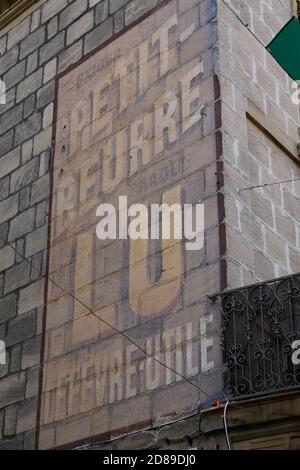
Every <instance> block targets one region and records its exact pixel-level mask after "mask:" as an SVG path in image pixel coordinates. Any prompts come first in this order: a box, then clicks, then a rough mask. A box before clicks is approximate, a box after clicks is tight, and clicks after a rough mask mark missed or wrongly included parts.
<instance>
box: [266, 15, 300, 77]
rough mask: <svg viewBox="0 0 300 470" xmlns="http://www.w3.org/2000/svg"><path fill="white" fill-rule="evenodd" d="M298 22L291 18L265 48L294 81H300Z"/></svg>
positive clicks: (299, 29) (299, 33) (299, 25)
mask: <svg viewBox="0 0 300 470" xmlns="http://www.w3.org/2000/svg"><path fill="white" fill-rule="evenodd" d="M299 46H300V21H299V20H298V19H297V18H295V17H294V18H292V19H291V20H290V21H289V22H288V23H287V24H286V25H285V26H284V27H283V29H282V30H281V31H280V32H279V33H278V34H277V36H276V37H275V38H274V39H273V41H272V42H270V44H269V45H268V46H267V50H268V51H269V52H270V53H271V54H272V56H273V57H274V59H275V60H277V62H278V63H279V64H280V65H281V67H282V68H283V69H284V70H285V71H286V72H287V73H288V74H289V75H290V76H291V77H292V78H293V79H294V80H300V47H299Z"/></svg>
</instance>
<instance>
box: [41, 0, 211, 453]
mask: <svg viewBox="0 0 300 470" xmlns="http://www.w3.org/2000/svg"><path fill="white" fill-rule="evenodd" d="M180 3H181V2H179V4H180ZM201 8H203V2H198V1H197V0H193V1H192V2H190V6H189V8H185V9H182V8H181V7H180V6H178V2H176V1H173V2H170V3H168V4H167V5H166V6H164V7H162V8H160V9H159V10H157V11H155V12H154V13H153V14H152V15H150V16H148V17H147V18H146V19H144V20H143V21H142V22H140V23H139V24H137V25H135V26H133V27H132V28H131V29H129V30H127V31H126V32H125V33H124V34H123V35H122V36H120V37H118V38H117V39H116V40H114V41H113V42H111V43H110V44H108V45H106V46H105V47H104V48H102V49H101V50H100V51H97V52H95V54H94V55H92V56H91V57H89V58H88V59H87V60H85V61H84V62H83V63H81V64H79V65H78V66H77V67H76V68H73V69H72V70H71V71H69V72H67V73H66V74H65V75H64V76H63V77H61V78H60V79H59V83H58V93H57V116H56V119H57V120H56V135H55V155H54V170H53V171H54V174H53V194H52V197H53V203H52V214H51V241H50V244H51V245H50V265H49V277H51V278H52V279H53V280H55V283H56V284H57V285H58V286H60V287H56V286H55V285H53V283H51V282H48V299H47V317H46V332H45V333H46V334H45V337H46V340H45V353H44V366H43V367H44V373H43V385H42V413H41V421H40V426H41V432H40V440H41V439H42V436H43V427H44V426H46V425H47V428H46V429H48V428H49V426H51V425H58V424H59V423H61V422H64V420H70V419H72V418H73V417H75V418H76V417H77V418H78V419H81V418H80V417H82V416H86V414H87V413H89V412H91V410H95V409H99V408H100V409H102V408H107V409H108V408H109V406H110V405H112V404H114V403H116V402H120V401H123V400H129V399H131V400H132V399H133V398H134V397H141V396H146V395H147V394H150V393H153V391H154V390H157V389H160V388H163V387H166V386H168V385H169V386H171V385H173V384H176V383H178V382H181V381H182V375H185V376H188V377H197V376H199V375H200V374H201V373H205V372H207V371H209V370H211V369H213V368H214V366H215V364H214V354H213V339H212V335H211V334H210V330H211V329H212V328H211V324H212V316H211V315H206V313H205V312H206V310H205V306H203V298H201V295H198V296H197V295H196V294H195V289H197V287H196V286H197V283H199V292H200V290H201V292H203V291H205V286H204V285H203V284H205V283H206V282H207V283H210V285H209V288H210V289H217V285H216V287H214V283H215V282H217V281H215V279H216V277H217V274H216V273H217V269H215V271H214V264H213V262H211V263H210V258H211V259H213V258H214V257H215V258H216V257H217V255H216V253H215V254H214V255H213V254H212V252H213V250H214V246H217V245H218V241H217V228H218V227H217V226H218V220H217V210H218V209H217V199H216V197H215V194H214V191H215V185H214V182H215V176H214V175H215V166H214V165H215V136H214V127H215V118H214V100H215V97H214V77H213V70H212V69H213V66H212V49H211V44H210V41H211V37H212V35H211V25H210V24H205V21H204V19H203V14H204V13H203V12H202V11H201ZM210 194H211V195H212V197H209V196H210ZM120 196H126V197H127V198H128V201H129V204H135V203H142V204H145V205H150V204H153V203H159V204H160V203H168V204H169V205H172V204H184V203H188V204H192V205H196V204H197V203H199V202H203V203H204V205H205V210H207V213H208V217H207V220H206V222H205V236H206V238H205V247H204V248H203V249H202V250H199V251H198V252H187V251H186V250H185V241H184V240H177V239H175V237H174V236H173V235H172V234H171V236H170V239H168V240H144V239H138V240H129V239H128V240H127V239H126V240H124V239H119V240H99V239H98V238H97V237H96V225H97V217H96V209H97V207H98V206H99V204H104V203H109V204H113V205H114V204H115V206H116V207H117V205H118V200H119V197H120ZM207 266H209V268H206V267H207ZM206 269H209V271H206ZM69 294H71V295H69ZM76 299H80V302H78V301H77V300H76ZM91 310H92V311H93V312H94V314H92V313H91ZM103 320H104V321H103ZM109 325H111V326H112V327H110V326H109ZM118 331H121V332H125V333H126V337H127V338H128V337H130V338H132V339H133V341H134V342H133V343H131V342H130V341H129V340H128V339H127V338H126V337H124V336H122V335H120V333H118ZM137 345H138V346H140V347H141V348H142V349H143V350H144V351H147V354H148V356H145V354H144V353H143V352H142V351H141V350H140V349H139V348H138V346H137ZM155 358H159V360H160V361H161V362H163V363H164V364H166V366H167V367H164V366H162V365H161V364H159V363H158V362H157V361H156V360H155ZM171 369H173V370H174V369H175V370H176V371H178V374H176V373H174V372H172V371H171ZM174 406H175V404H174ZM145 412H146V410H145ZM149 413H150V414H151V413H152V412H149ZM108 414H109V413H108ZM103 423H104V422H103ZM103 423H102V425H101V426H100V425H99V427H97V426H96V427H94V426H92V427H90V425H88V426H87V430H83V428H84V429H85V427H84V426H82V428H81V430H78V435H76V436H75V437H76V439H74V441H75V440H79V439H81V438H85V437H89V435H90V434H93V435H95V434H101V433H102V432H103V433H104V432H109V431H110V427H111V423H110V421H109V420H108V423H106V421H105V423H106V424H105V425H104V424H103ZM79 428H80V426H79ZM68 439H69V438H68V437H67V434H66V435H65V437H64V436H63V433H61V437H60V438H57V442H56V443H57V445H61V444H64V443H66V442H68Z"/></svg>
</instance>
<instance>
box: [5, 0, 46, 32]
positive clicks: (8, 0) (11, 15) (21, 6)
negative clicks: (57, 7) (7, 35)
mask: <svg viewBox="0 0 300 470" xmlns="http://www.w3.org/2000/svg"><path fill="white" fill-rule="evenodd" d="M36 2H37V0H0V29H1V28H4V26H6V25H7V24H8V23H10V22H11V21H13V20H14V19H15V18H17V17H18V16H19V15H21V14H22V13H23V12H24V11H25V10H26V9H27V8H29V7H30V6H31V5H33V4H34V3H36Z"/></svg>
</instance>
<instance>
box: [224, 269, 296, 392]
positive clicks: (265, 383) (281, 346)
mask: <svg viewBox="0 0 300 470" xmlns="http://www.w3.org/2000/svg"><path fill="white" fill-rule="evenodd" d="M221 310H222V322H221V342H222V349H223V353H224V360H225V364H226V366H227V377H226V381H225V382H226V386H225V393H226V395H227V396H228V397H231V398H232V397H234V398H242V397H245V398H246V397H247V396H254V395H258V394H269V393H274V392H280V391H285V390H288V389H292V388H294V387H299V386H300V365H296V364H295V362H296V361H295V360H293V352H294V350H293V346H294V342H295V341H297V340H299V339H300V274H295V275H292V276H289V277H285V278H281V279H277V280H273V281H269V282H264V283H260V284H256V285H253V286H249V287H245V288H241V289H237V290H234V291H230V292H226V293H225V294H223V295H222V297H221Z"/></svg>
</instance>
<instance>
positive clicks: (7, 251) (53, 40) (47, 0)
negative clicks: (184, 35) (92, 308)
mask: <svg viewBox="0 0 300 470" xmlns="http://www.w3.org/2000/svg"><path fill="white" fill-rule="evenodd" d="M130 3H132V7H131V8H129V6H130ZM156 3H158V0H157V1H155V2H149V1H146V2H141V1H139V0H43V1H41V2H37V3H36V6H35V7H33V8H31V10H28V13H26V12H24V13H23V15H22V18H21V19H20V21H19V22H18V21H17V20H16V21H15V22H14V24H13V26H12V27H9V26H8V27H7V28H6V29H5V30H4V31H3V33H2V32H1V31H0V78H1V79H4V81H5V84H6V90H7V94H6V104H5V105H0V339H3V340H5V342H6V346H7V357H8V363H7V365H6V366H2V367H1V366H0V417H2V420H3V426H0V428H1V429H2V435H1V432H0V449H22V448H32V447H33V446H34V440H35V423H36V412H37V394H38V384H39V373H40V368H39V363H40V348H41V333H42V326H41V325H42V313H43V304H44V289H45V281H44V277H43V273H44V269H45V259H46V249H47V238H48V223H47V222H48V207H49V194H50V179H49V168H50V158H51V152H52V132H53V128H52V125H53V108H54V91H55V78H56V76H57V74H58V73H61V72H62V71H64V70H66V69H67V68H68V67H69V66H70V65H72V64H74V63H76V62H77V61H79V60H80V59H81V58H82V57H83V55H84V54H86V53H88V52H90V51H92V50H93V49H95V48H96V47H98V46H99V45H101V44H103V43H104V42H105V41H107V40H108V39H110V38H112V37H113V35H114V34H117V33H119V31H120V30H121V29H122V28H123V27H124V26H125V15H126V18H127V21H130V20H131V19H133V18H137V17H138V15H139V14H144V13H145V12H146V11H147V9H151V8H152V6H153V5H154V4H156Z"/></svg>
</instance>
